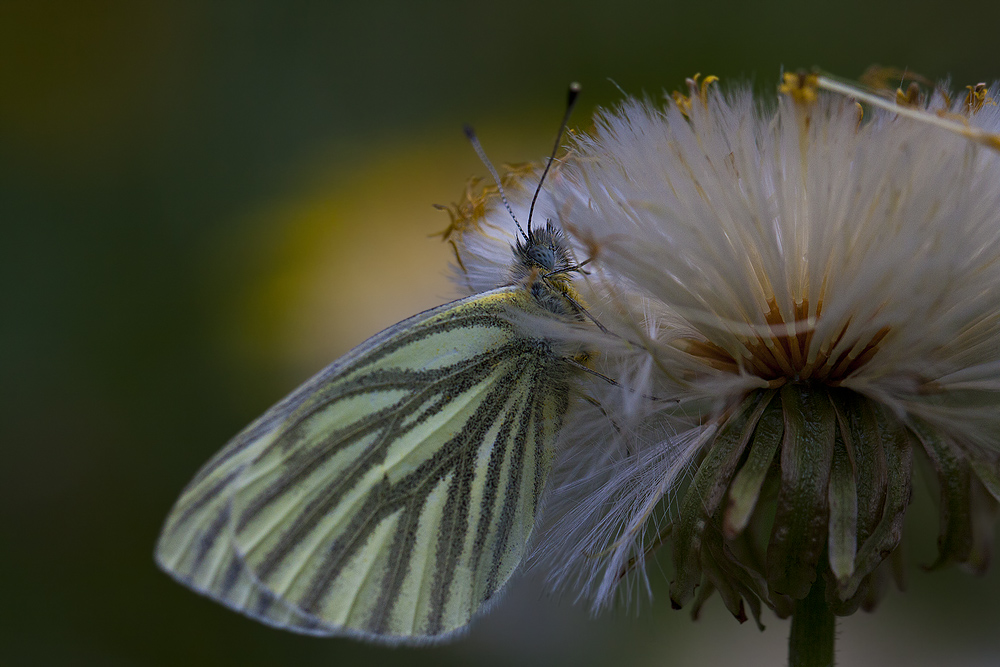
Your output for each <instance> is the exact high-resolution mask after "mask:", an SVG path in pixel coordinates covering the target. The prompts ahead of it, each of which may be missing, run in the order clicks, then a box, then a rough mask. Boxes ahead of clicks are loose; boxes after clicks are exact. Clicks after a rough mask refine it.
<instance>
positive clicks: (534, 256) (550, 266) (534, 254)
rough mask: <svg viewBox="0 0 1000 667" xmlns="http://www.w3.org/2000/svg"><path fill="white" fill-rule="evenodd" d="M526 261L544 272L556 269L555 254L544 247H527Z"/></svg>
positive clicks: (550, 249)
mask: <svg viewBox="0 0 1000 667" xmlns="http://www.w3.org/2000/svg"><path fill="white" fill-rule="evenodd" d="M528 259H530V260H531V261H532V262H534V263H535V264H537V265H538V266H540V267H542V268H543V269H545V270H546V271H552V270H554V269H555V268H556V252H555V250H553V249H552V248H548V247H546V246H541V245H533V246H529V247H528Z"/></svg>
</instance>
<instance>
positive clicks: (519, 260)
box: [512, 222, 573, 280]
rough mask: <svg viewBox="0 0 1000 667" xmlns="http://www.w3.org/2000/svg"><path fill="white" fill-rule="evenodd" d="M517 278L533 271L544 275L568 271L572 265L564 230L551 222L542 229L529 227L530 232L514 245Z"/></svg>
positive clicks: (514, 270) (514, 269)
mask: <svg viewBox="0 0 1000 667" xmlns="http://www.w3.org/2000/svg"><path fill="white" fill-rule="evenodd" d="M512 250H513V251H514V262H513V264H512V270H513V273H514V276H513V277H514V278H515V280H521V279H523V278H525V277H527V276H528V275H530V274H532V273H537V274H539V275H541V276H543V277H550V276H552V275H557V274H562V273H566V272H567V271H568V270H569V269H570V268H571V267H572V266H573V262H572V260H571V258H570V254H569V249H568V248H567V246H566V239H565V238H564V237H563V233H562V231H561V230H560V229H559V228H558V227H555V226H554V225H553V224H552V223H551V222H550V223H546V225H545V227H544V228H542V229H531V228H530V227H529V228H528V233H527V234H525V235H524V236H523V238H520V239H518V241H517V243H516V244H514V246H512Z"/></svg>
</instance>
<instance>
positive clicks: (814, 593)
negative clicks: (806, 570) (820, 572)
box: [788, 576, 836, 667]
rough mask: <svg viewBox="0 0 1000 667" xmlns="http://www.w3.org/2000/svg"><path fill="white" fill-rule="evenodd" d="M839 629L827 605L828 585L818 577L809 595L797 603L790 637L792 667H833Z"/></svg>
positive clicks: (790, 661)
mask: <svg viewBox="0 0 1000 667" xmlns="http://www.w3.org/2000/svg"><path fill="white" fill-rule="evenodd" d="M835 627H836V621H835V619H834V616H833V613H832V612H831V611H830V607H829V605H827V603H826V583H825V582H824V580H823V577H821V576H817V577H816V581H815V582H813V585H812V588H811V589H810V590H809V595H807V596H806V597H805V598H804V599H802V600H798V601H796V603H795V611H794V615H793V616H792V631H791V634H790V635H789V637H788V665H789V667H833V641H834V628H835Z"/></svg>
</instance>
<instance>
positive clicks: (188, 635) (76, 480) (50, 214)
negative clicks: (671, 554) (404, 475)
mask: <svg viewBox="0 0 1000 667" xmlns="http://www.w3.org/2000/svg"><path fill="white" fill-rule="evenodd" d="M998 19H1000V8H998V5H997V4H996V3H992V2H981V3H978V4H969V5H967V6H963V3H961V2H951V3H947V5H943V4H942V3H938V2H894V3H878V2H871V1H867V2H842V3H823V4H822V5H821V4H807V3H790V2H784V3H777V2H776V3H770V4H768V5H763V4H761V5H757V4H756V3H733V4H732V5H731V6H727V5H722V4H715V3H711V2H696V3H668V2H660V3H627V2H622V3H617V4H612V3H608V2H596V1H591V0H587V1H580V2H567V3H556V2H538V1H537V0H536V1H533V2H522V1H521V0H514V1H509V2H504V3H485V2H482V3H470V2H436V3H433V4H431V3H415V2H405V1H402V2H373V3H366V4H364V5H362V3H341V2H326V3H318V2H317V3H308V2H280V3H278V2H275V3H263V2H252V1H240V2H180V1H175V2H163V3H145V2H124V1H122V2H113V1H111V2H98V1H93V2H87V1H83V0H76V1H65V2H43V1H33V2H10V1H7V2H2V3H0V224H2V235H0V287H2V293H0V391H2V403H0V406H2V408H0V409H2V419H0V443H2V450H0V451H2V453H3V462H2V464H0V494H2V500H3V502H2V503H0V526H2V529H0V531H2V532H0V573H2V575H0V577H2V579H0V586H2V588H0V590H2V594H0V600H2V604H0V663H2V664H5V665H7V664H11V665H36V664H37V665H70V664H72V665H179V664H202V663H205V664H214V665H227V664H232V665H292V664H294V665H331V664H352V661H357V660H362V659H363V660H366V661H369V664H381V663H385V664H398V665H405V664H435V665H450V664H455V665H457V664H469V663H475V664H482V665H502V664H512V663H517V664H520V665H530V664H575V665H599V664H611V663H615V664H634V665H647V664H648V665H653V664H656V665H659V664H671V665H688V664H740V665H772V664H782V663H783V661H784V655H785V638H786V634H787V625H786V624H785V623H783V622H780V621H778V620H776V619H774V618H773V617H772V618H769V620H768V621H767V624H768V626H769V628H768V630H767V631H766V632H764V633H759V632H758V631H757V630H756V629H754V628H753V627H750V625H751V624H748V625H747V626H743V627H741V626H739V625H738V624H737V623H736V622H735V621H733V620H732V618H731V617H729V616H728V615H727V614H726V613H725V611H724V610H723V608H722V606H721V604H719V603H718V601H717V600H715V601H713V603H711V604H709V605H708V607H707V608H706V610H705V612H704V614H703V618H702V619H701V620H700V621H698V622H697V623H692V622H691V620H690V618H689V616H688V613H687V612H674V611H671V610H670V609H669V604H668V603H667V602H666V596H665V595H664V588H663V586H660V587H658V589H657V592H658V594H659V595H658V600H657V601H656V602H655V603H654V604H653V605H647V604H644V605H643V609H642V612H641V613H640V614H639V615H638V617H637V616H636V614H635V613H634V612H629V611H627V610H624V609H623V610H619V611H618V612H616V613H613V614H608V615H605V616H603V617H600V618H598V619H596V620H593V619H590V618H589V617H588V616H587V614H586V612H585V611H584V610H582V609H581V608H580V607H579V606H574V605H573V604H572V601H570V600H563V601H559V600H553V599H551V598H550V597H549V596H548V595H546V594H544V593H543V592H542V589H541V586H540V585H539V582H538V578H537V577H532V576H528V577H526V578H523V579H522V580H521V581H519V582H518V583H517V584H516V585H515V586H514V587H513V590H512V591H511V593H510V594H509V595H508V596H507V598H506V600H505V601H504V603H503V604H501V605H500V606H499V607H498V608H497V609H496V610H495V611H494V612H493V613H492V614H490V615H489V616H487V617H485V618H483V619H482V620H481V621H480V622H478V623H477V624H476V625H475V626H474V628H473V630H472V632H471V634H470V635H469V636H468V637H467V638H466V639H464V640H462V641H460V642H457V643H455V644H453V645H450V646H446V647H439V648H428V649H420V650H401V649H395V650H389V649H380V648H374V647H369V646H365V645H361V644H358V643H355V642H351V641H348V640H338V639H332V640H320V639H314V638H308V637H300V636H296V635H293V634H289V633H283V632H280V631H276V630H272V629H269V628H266V627H263V626H261V625H258V624H256V623H254V622H252V621H249V620H246V619H244V618H243V617H241V616H239V615H237V614H234V613H232V612H230V611H227V610H225V609H223V608H222V607H221V606H219V605H216V604H214V603H211V602H209V601H207V600H205V599H203V598H201V597H198V596H196V595H194V594H193V593H191V592H189V591H187V590H186V589H184V588H182V587H181V586H178V585H177V584H175V583H173V582H172V581H171V580H169V579H168V578H167V577H166V576H165V575H163V574H162V573H160V572H159V571H158V570H157V569H156V568H155V566H154V564H153V560H152V550H153V544H154V541H155V539H156V536H157V533H158V531H159V528H160V523H161V521H162V520H163V518H164V516H165V515H166V513H167V511H168V510H169V508H170V506H171V504H172V503H173V501H174V499H175V498H176V496H177V494H178V493H179V491H180V490H181V488H182V487H183V486H184V484H185V483H186V482H187V481H188V479H189V478H190V477H191V476H192V475H193V473H194V472H195V470H196V469H197V468H198V467H199V466H200V465H201V464H202V463H203V462H204V461H205V460H207V459H208V457H209V456H210V455H211V454H212V453H214V452H215V451H216V450H217V449H218V448H219V447H220V446H221V445H222V444H223V443H224V442H225V441H226V440H227V439H228V438H229V437H230V436H231V435H233V434H234V433H235V432H236V431H238V430H239V429H240V428H242V427H243V426H244V425H245V424H246V423H247V422H249V421H250V420H251V419H253V418H254V417H256V416H257V415H258V414H259V413H260V412H262V411H263V410H264V409H265V408H266V407H268V406H269V405H270V404H271V403H272V402H274V401H275V400H276V399H278V398H280V397H281V396H283V395H284V394H285V393H286V392H287V391H289V390H290V389H292V388H293V387H294V386H295V385H296V384H297V383H298V382H300V381H301V380H303V379H304V378H306V377H307V376H308V375H310V374H311V373H312V372H313V371H315V370H317V369H318V368H320V367H321V366H323V365H325V364H326V363H327V362H328V361H330V360H332V359H334V358H336V357H337V356H338V355H340V354H341V353H343V352H345V351H346V350H347V349H349V348H350V347H351V346H353V345H354V344H356V343H358V342H360V341H361V340H363V339H364V338H365V337H366V336H368V335H370V334H372V333H375V332H376V331H378V330H379V329H381V328H383V327H385V326H387V325H389V324H391V323H393V322H395V321H397V320H399V319H401V318H403V317H405V316H407V315H410V314H412V313H414V312H416V311H418V310H421V309H423V308H426V307H429V306H432V305H435V304H438V303H441V302H443V301H445V300H447V299H449V298H451V297H453V296H454V292H453V291H452V289H451V287H450V286H449V284H448V282H447V279H446V277H445V271H446V266H447V262H448V260H449V253H448V250H447V247H446V246H445V245H444V244H442V243H441V242H440V240H439V239H434V238H430V237H429V235H430V234H432V233H433V232H436V231H439V230H441V229H442V228H443V227H444V226H445V225H446V223H447V216H446V215H445V214H443V213H441V212H439V211H436V210H434V209H433V208H432V207H431V204H434V203H448V202H451V201H454V200H456V199H457V198H458V197H459V196H460V194H461V193H462V190H463V188H464V185H465V181H466V178H467V177H468V176H469V175H472V174H483V173H484V169H483V168H482V166H481V165H480V164H479V162H478V160H477V158H476V157H475V155H474V153H473V152H472V150H471V149H470V147H469V146H468V144H467V143H466V141H465V140H464V138H463V136H462V132H461V124H462V122H463V121H470V122H473V123H475V124H476V126H477V129H478V131H479V134H480V137H481V138H482V141H483V143H484V145H485V147H486V150H487V152H488V153H489V154H490V156H491V157H492V158H493V159H494V161H496V162H498V163H502V162H516V161H524V160H533V159H539V158H542V157H543V156H544V155H545V154H546V152H547V151H548V150H549V146H550V142H551V140H552V137H553V133H554V132H555V129H556V123H557V121H558V118H559V116H560V114H561V112H562V105H563V99H564V90H565V86H566V85H567V83H568V82H569V81H571V80H578V81H580V82H581V83H582V84H583V86H584V96H583V98H582V102H581V105H580V107H579V108H578V110H577V112H576V115H575V121H576V122H577V123H578V124H580V125H585V124H587V122H588V121H587V118H588V117H589V115H590V114H591V112H592V110H593V108H594V107H595V106H597V105H601V104H608V103H613V102H614V101H615V100H616V99H617V98H618V96H619V93H618V91H617V89H616V85H617V86H621V87H622V88H623V89H624V90H626V91H629V92H632V93H637V94H641V93H644V92H645V93H649V94H651V95H659V94H660V92H661V91H662V90H663V89H664V88H676V87H678V86H680V85H681V84H682V82H683V79H684V77H686V76H690V75H692V74H694V73H695V72H703V73H712V74H717V75H719V76H721V77H723V80H724V81H732V80H734V79H742V80H752V81H754V82H755V83H756V84H757V85H758V86H760V87H762V88H766V87H768V86H772V85H773V82H774V81H776V80H777V77H778V75H779V70H780V68H781V67H782V66H785V67H788V68H798V67H808V66H812V65H821V66H822V67H823V68H825V69H827V70H829V71H832V72H835V73H838V74H840V75H843V76H848V77H856V76H858V75H859V74H860V73H861V72H862V71H863V70H864V69H865V68H866V67H867V66H868V65H870V64H872V63H881V64H887V65H889V64H891V65H897V66H900V67H909V68H911V69H913V70H916V71H918V72H921V73H923V74H925V75H927V76H930V77H934V78H937V77H944V76H948V75H951V76H952V77H953V80H954V81H955V83H956V84H957V85H959V86H964V85H965V84H967V83H975V82H977V81H981V80H992V79H993V78H994V77H996V76H997V75H998V74H1000V66H998V62H997V57H996V47H995V36H994V35H993V33H992V32H990V31H991V30H992V26H996V25H997V24H998ZM609 78H610V79H613V81H614V83H611V82H610V81H609ZM772 90H773V88H772ZM921 503H922V501H921V500H920V497H919V495H918V499H917V506H916V507H915V508H914V511H913V512H912V513H911V515H910V517H909V521H910V527H909V528H908V531H909V534H910V536H911V537H913V535H914V533H916V534H917V537H918V539H917V541H916V543H914V542H913V541H911V542H910V543H909V544H915V546H912V547H908V548H909V550H910V553H911V555H912V556H913V558H911V563H912V564H913V566H912V570H913V572H912V576H911V577H910V589H909V590H908V592H907V593H906V594H899V593H892V594H890V595H889V597H888V599H887V600H886V602H885V604H884V606H883V608H882V609H880V610H879V611H878V612H877V613H876V614H874V615H867V614H858V615H856V616H854V617H851V618H850V619H848V620H847V621H845V622H844V623H842V625H841V630H840V646H839V648H840V658H841V663H842V664H852V665H875V664H927V665H933V664H943V663H950V664H964V665H972V664H982V665H987V664H996V663H997V662H998V661H1000V633H998V632H997V631H996V627H997V622H998V620H1000V612H998V611H997V603H996V601H997V600H998V599H1000V577H998V575H997V573H996V571H995V570H994V572H993V573H991V574H990V575H989V576H987V577H986V578H982V579H977V578H973V577H969V576H966V575H963V574H961V573H958V572H954V571H949V572H942V573H933V574H925V573H923V572H921V571H920V570H919V567H918V565H919V563H928V562H930V561H931V559H932V553H933V543H934V537H935V534H936V527H935V525H934V523H935V520H936V519H935V517H934V516H933V512H932V511H931V510H930V509H929V508H928V504H927V503H923V504H921ZM653 578H654V580H656V579H657V578H658V573H657V572H655V571H654V573H653Z"/></svg>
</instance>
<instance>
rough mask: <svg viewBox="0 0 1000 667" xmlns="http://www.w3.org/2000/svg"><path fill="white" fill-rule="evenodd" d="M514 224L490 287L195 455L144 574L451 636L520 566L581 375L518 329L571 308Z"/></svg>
mask: <svg viewBox="0 0 1000 667" xmlns="http://www.w3.org/2000/svg"><path fill="white" fill-rule="evenodd" d="M576 90H578V89H576ZM574 99H575V93H574V89H573V88H571V93H570V104H569V105H568V106H567V112H566V117H567V118H568V116H569V112H570V109H571V107H572V101H573V100H574ZM565 122H566V121H565V119H564V122H563V127H565ZM559 136H560V137H561V136H562V129H560V134H559ZM470 138H472V139H473V145H474V146H475V147H476V150H477V152H479V153H480V155H481V156H482V150H481V148H480V147H479V145H478V142H477V141H476V140H475V139H474V136H471V135H470ZM556 145H557V146H558V145H559V139H557V141H556ZM553 155H554V153H553ZM485 162H486V164H487V166H489V167H490V170H491V172H493V173H494V174H495V170H493V168H492V165H490V164H489V162H488V160H486V161H485ZM551 163H552V158H551V157H550V159H549V162H548V164H547V165H546V170H545V172H543V174H542V177H541V179H540V181H539V185H538V188H539V189H540V187H541V182H542V181H543V180H544V177H545V173H547V172H548V167H549V166H550V165H551ZM497 182H498V183H499V179H497ZM537 194H538V190H536V192H535V196H536V197H537ZM501 196H502V197H503V198H504V203H505V205H506V198H505V197H504V195H503V192H502V188H501ZM533 207H534V200H533V201H532V210H533ZM508 211H510V208H509V206H508ZM511 216H512V217H513V212H512V211H511ZM514 221H515V223H517V219H516V218H514ZM517 226H518V230H519V232H520V236H519V237H518V239H517V241H516V243H515V244H514V245H513V246H512V256H511V265H510V273H509V275H508V276H506V277H504V278H503V279H502V280H501V281H500V282H501V283H502V284H501V285H500V286H498V287H497V288H496V289H493V290H490V291H486V292H483V293H480V294H475V295H473V296H470V297H467V298H463V299H459V300H457V301H453V302H451V303H447V304H445V305H442V306H439V307H437V308H433V309H431V310H428V311H425V312H423V313H420V314H419V315H415V316H413V317H411V318H409V319H406V320H403V321H402V322H400V323H398V324H396V325H395V326H392V327H390V328H388V329H386V330H385V331H382V332H381V333H379V334H376V335H375V336H373V337H372V338H369V339H368V340H367V341H365V342H363V343H361V344H360V345H358V346H357V347H356V348H354V349H353V350H351V351H350V352H348V353H347V354H346V355H345V356H344V357H342V358H341V359H339V360H337V361H335V362H333V363H332V364H331V365H330V366H328V367H327V368H325V369H324V370H322V371H320V372H319V373H318V374H317V375H316V376H314V377H313V378H312V379H310V380H308V381H307V382H306V383H305V384H303V385H302V386H300V387H299V388H298V389H296V390H295V391H293V392H292V393H291V394H290V395H289V396H287V397H286V398H284V399H283V400H281V401H280V402H278V403H277V404H276V405H274V406H273V407H272V408H270V409H269V410H268V411H267V412H265V413H264V415H263V416H261V417H260V418H258V419H257V420H256V421H254V422H253V423H252V424H250V425H249V426H247V427H246V428H245V429H244V430H243V431H242V432H240V433H239V434H238V435H236V437H234V438H233V439H232V440H231V441H230V442H229V443H228V444H227V445H226V446H225V447H224V448H223V449H222V450H221V451H220V452H218V453H217V454H216V455H215V456H214V457H213V458H212V459H211V460H210V461H209V462H208V463H206V464H205V466H204V467H202V469H201V470H200V471H199V472H198V473H197V475H196V476H195V477H194V479H193V480H192V481H191V482H190V483H189V484H188V486H187V487H186V488H185V489H184V491H183V492H182V493H181V496H180V498H179V499H178V500H177V502H176V504H175V505H174V507H173V509H172V510H171V512H170V514H169V515H168V517H167V520H166V523H165V525H164V528H163V531H162V534H161V535H160V539H159V542H158V544H157V546H156V561H157V563H158V564H159V565H160V567H161V568H163V569H164V570H165V571H166V572H167V573H169V574H170V575H171V576H173V577H174V578H175V579H176V580H178V581H179V582H181V583H183V584H185V585H186V586H188V587H190V588H192V589H194V590H195V591H197V592H199V593H202V594H204V595H207V596H208V597H210V598H213V599H215V600H217V601H219V602H221V603H222V604H224V605H226V606H228V607H231V608H232V609H235V610H237V611H239V612H242V613H244V614H246V615H248V616H250V617H252V618H255V619H257V620H259V621H262V622H264V623H267V624H269V625H273V626H277V627H281V628H285V629H288V630H293V631H297V632H302V633H307V634H313V635H349V636H355V637H358V638H362V639H366V640H369V641H375V642H382V643H422V642H430V641H436V640H440V639H443V638H447V637H449V636H451V635H454V634H455V633H458V632H461V631H462V630H463V629H465V628H466V626H467V625H468V624H469V623H470V621H471V619H472V618H473V617H474V616H475V615H476V614H477V613H478V612H479V611H480V610H482V609H484V608H485V607H487V606H488V605H489V604H490V603H491V601H493V600H495V599H496V597H497V596H498V594H499V593H500V592H501V591H502V590H503V588H504V586H505V584H506V583H507V582H508V581H509V580H510V578H511V576H512V575H513V574H514V572H515V571H516V570H517V569H518V567H519V565H520V564H521V563H522V561H523V560H524V557H525V555H526V552H527V549H528V545H529V541H530V538H531V536H532V532H533V529H534V526H535V524H536V515H537V513H538V510H539V504H540V499H541V494H542V491H543V489H544V488H545V483H546V477H547V474H548V471H549V469H550V465H551V459H552V456H553V445H554V443H555V441H556V438H557V436H558V433H559V430H560V428H561V426H562V423H563V420H564V417H565V415H566V413H567V410H568V407H569V404H570V400H571V391H572V386H573V381H574V377H575V376H576V375H577V374H579V372H581V370H586V367H585V365H584V364H583V363H582V362H583V361H585V359H586V353H582V352H581V353H577V354H576V355H573V354H572V353H568V352H566V350H564V349H561V348H560V345H559V344H557V343H556V342H554V341H553V340H550V339H549V338H547V337H546V336H545V335H543V334H542V333H540V332H539V331H538V327H535V326H532V324H531V323H532V321H533V320H534V321H535V322H536V323H537V321H538V320H537V318H546V319H548V320H553V319H554V320H557V321H565V322H573V321H582V319H583V317H582V313H583V312H584V310H583V306H582V305H581V300H580V297H579V295H578V294H577V292H576V291H575V290H574V288H573V286H572V279H571V275H572V272H573V271H575V270H578V265H574V264H573V262H572V258H571V253H570V251H569V249H568V245H567V241H566V239H565V238H564V236H563V234H562V232H561V231H560V230H559V229H558V228H557V227H555V226H553V225H552V224H551V223H547V224H546V225H545V226H544V227H539V228H534V229H533V228H532V227H531V214H530V213H529V217H528V222H527V231H526V232H524V231H521V228H520V224H517ZM543 328H544V327H543Z"/></svg>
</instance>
